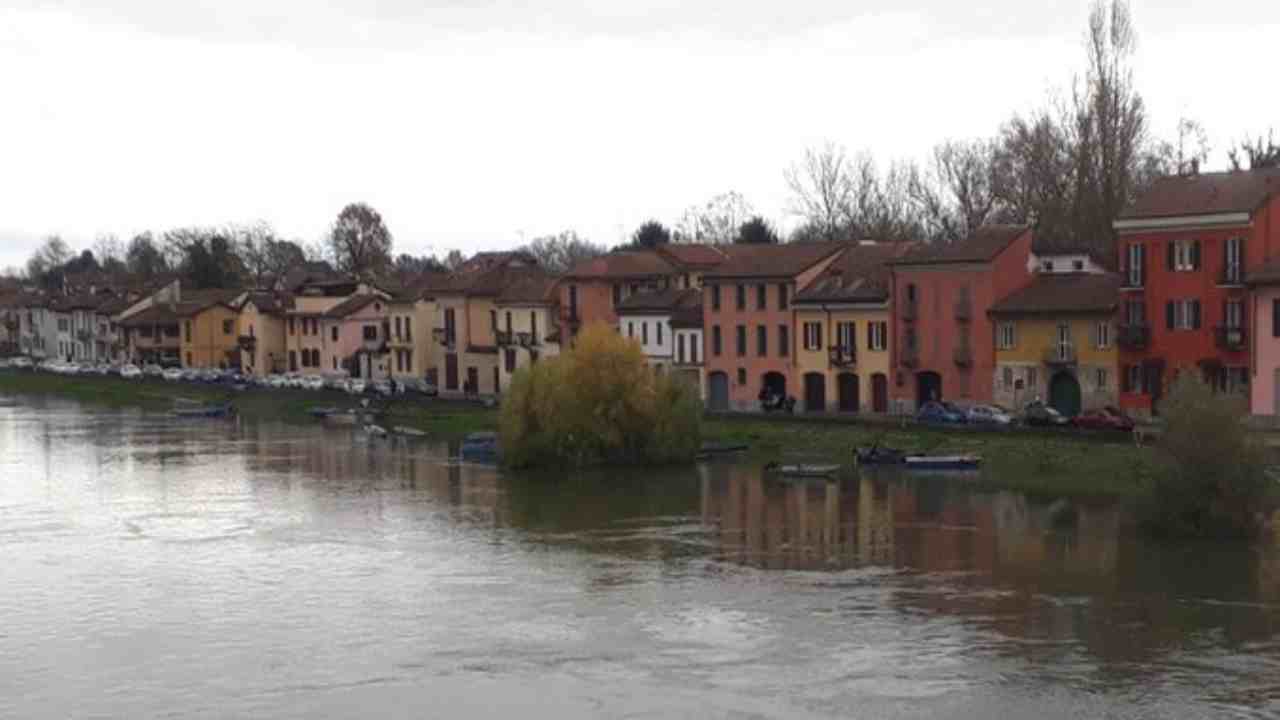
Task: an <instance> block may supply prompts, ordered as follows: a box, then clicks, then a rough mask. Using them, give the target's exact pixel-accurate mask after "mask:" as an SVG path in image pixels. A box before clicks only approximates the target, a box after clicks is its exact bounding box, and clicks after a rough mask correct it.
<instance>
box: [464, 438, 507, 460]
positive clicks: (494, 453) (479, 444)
mask: <svg viewBox="0 0 1280 720" xmlns="http://www.w3.org/2000/svg"><path fill="white" fill-rule="evenodd" d="M459 454H461V456H462V459H463V460H472V461H477V462H494V461H496V460H497V458H498V434H497V433H495V432H474V433H471V434H470V435H468V436H467V437H466V438H465V439H464V440H463V441H462V447H461V448H460V449H459Z"/></svg>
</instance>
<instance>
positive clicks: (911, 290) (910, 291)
mask: <svg viewBox="0 0 1280 720" xmlns="http://www.w3.org/2000/svg"><path fill="white" fill-rule="evenodd" d="M915 301H916V286H915V284H914V283H913V284H910V285H907V302H909V303H913V302H915Z"/></svg>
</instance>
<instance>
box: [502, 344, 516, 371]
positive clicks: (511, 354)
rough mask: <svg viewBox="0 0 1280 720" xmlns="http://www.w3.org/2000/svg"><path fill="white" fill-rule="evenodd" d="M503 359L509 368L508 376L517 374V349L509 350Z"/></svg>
mask: <svg viewBox="0 0 1280 720" xmlns="http://www.w3.org/2000/svg"><path fill="white" fill-rule="evenodd" d="M503 359H504V360H505V365H506V367H507V373H508V374H510V373H513V372H515V371H516V351H515V348H507V350H506V353H505V357H504V358H503Z"/></svg>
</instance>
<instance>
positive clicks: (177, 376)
mask: <svg viewBox="0 0 1280 720" xmlns="http://www.w3.org/2000/svg"><path fill="white" fill-rule="evenodd" d="M182 376H183V372H182V368H169V369H168V370H165V371H164V374H163V375H161V377H163V378H164V379H165V380H168V381H169V382H178V381H179V380H181V379H182Z"/></svg>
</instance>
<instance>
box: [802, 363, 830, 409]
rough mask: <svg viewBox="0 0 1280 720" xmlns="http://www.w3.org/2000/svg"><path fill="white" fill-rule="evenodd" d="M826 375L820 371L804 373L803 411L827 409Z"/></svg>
mask: <svg viewBox="0 0 1280 720" xmlns="http://www.w3.org/2000/svg"><path fill="white" fill-rule="evenodd" d="M826 405H827V376H826V375H823V374H822V373H816V372H811V373H805V376H804V411H805V412H823V411H825V410H826V409H827V407H826Z"/></svg>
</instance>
